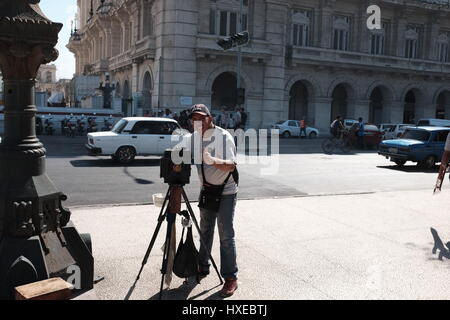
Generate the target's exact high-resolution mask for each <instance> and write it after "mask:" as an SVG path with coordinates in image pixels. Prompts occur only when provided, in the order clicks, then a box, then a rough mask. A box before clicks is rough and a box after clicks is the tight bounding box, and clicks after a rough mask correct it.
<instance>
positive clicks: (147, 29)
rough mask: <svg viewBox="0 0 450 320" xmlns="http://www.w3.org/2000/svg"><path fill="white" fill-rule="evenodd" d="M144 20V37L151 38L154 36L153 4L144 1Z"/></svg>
mask: <svg viewBox="0 0 450 320" xmlns="http://www.w3.org/2000/svg"><path fill="white" fill-rule="evenodd" d="M142 20H143V30H142V31H143V32H142V33H143V36H144V37H146V36H149V35H152V34H153V30H154V28H153V21H154V19H153V16H152V7H151V3H150V2H148V1H144V9H143V10H142Z"/></svg>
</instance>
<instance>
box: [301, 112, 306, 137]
mask: <svg viewBox="0 0 450 320" xmlns="http://www.w3.org/2000/svg"><path fill="white" fill-rule="evenodd" d="M303 134H304V136H303ZM306 136H307V135H306V120H305V117H304V116H303V117H302V120H300V138H303V137H305V138H306Z"/></svg>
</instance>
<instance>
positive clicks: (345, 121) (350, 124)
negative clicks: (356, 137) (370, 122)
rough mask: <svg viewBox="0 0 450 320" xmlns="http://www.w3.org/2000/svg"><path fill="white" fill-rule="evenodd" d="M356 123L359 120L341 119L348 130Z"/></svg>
mask: <svg viewBox="0 0 450 320" xmlns="http://www.w3.org/2000/svg"><path fill="white" fill-rule="evenodd" d="M356 123H359V121H358V120H354V119H344V121H343V124H344V128H345V129H347V130H350V129H351V128H352V127H353V126H354V125H355V124H356Z"/></svg>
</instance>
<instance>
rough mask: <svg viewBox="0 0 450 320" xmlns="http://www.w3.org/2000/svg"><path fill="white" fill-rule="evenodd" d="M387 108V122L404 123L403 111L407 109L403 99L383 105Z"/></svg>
mask: <svg viewBox="0 0 450 320" xmlns="http://www.w3.org/2000/svg"><path fill="white" fill-rule="evenodd" d="M383 108H386V110H385V112H386V113H385V114H386V116H387V119H388V120H387V122H390V123H403V111H404V109H405V102H404V101H401V100H395V101H394V100H393V101H390V104H389V105H386V106H383Z"/></svg>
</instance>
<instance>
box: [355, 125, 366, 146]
mask: <svg viewBox="0 0 450 320" xmlns="http://www.w3.org/2000/svg"><path fill="white" fill-rule="evenodd" d="M358 121H359V122H358V131H356V135H357V137H358V146H359V148H360V149H364V147H365V143H364V122H363V118H359V119H358Z"/></svg>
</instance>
